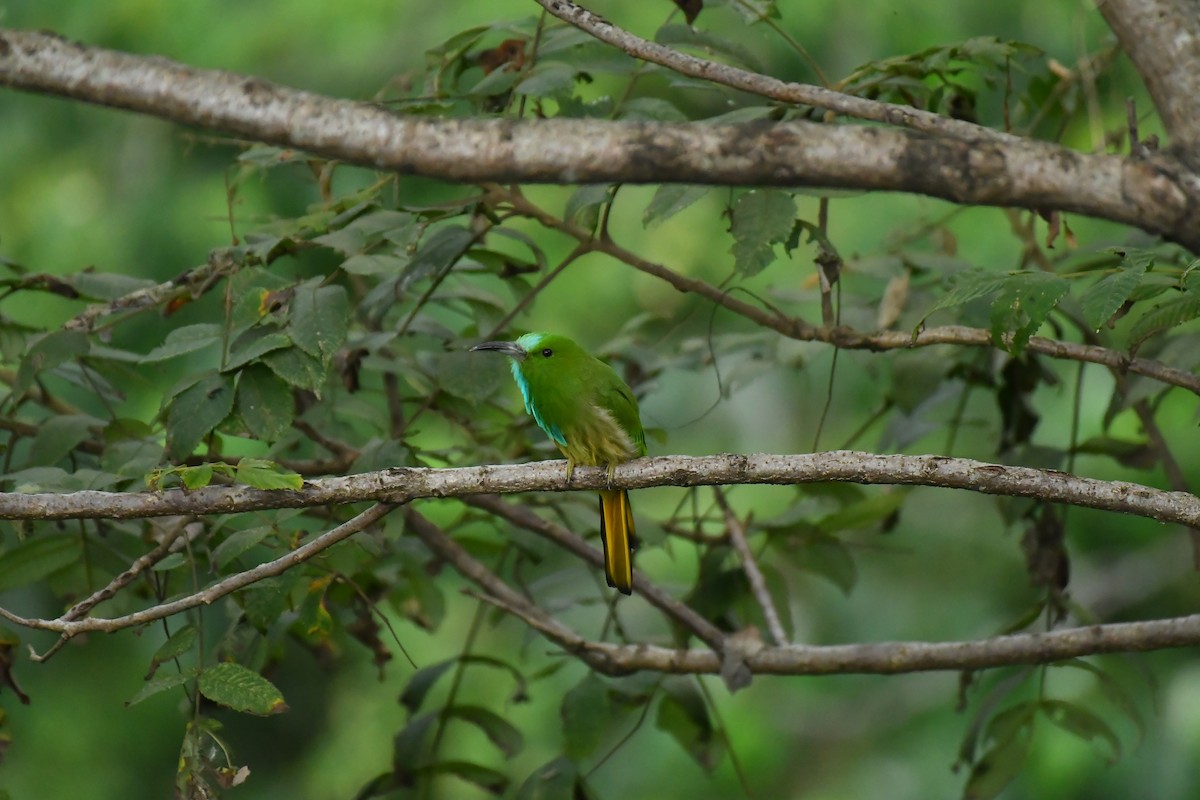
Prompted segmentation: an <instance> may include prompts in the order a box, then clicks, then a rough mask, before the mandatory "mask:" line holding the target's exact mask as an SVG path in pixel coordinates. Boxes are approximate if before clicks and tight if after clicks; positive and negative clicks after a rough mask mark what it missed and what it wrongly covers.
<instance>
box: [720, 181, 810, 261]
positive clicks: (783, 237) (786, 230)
mask: <svg viewBox="0 0 1200 800" xmlns="http://www.w3.org/2000/svg"><path fill="white" fill-rule="evenodd" d="M795 225H796V201H795V200H793V199H792V198H791V196H790V195H788V194H787V193H786V192H782V191H779V190H777V189H755V190H754V191H751V192H747V193H745V194H743V195H742V196H741V197H739V198H738V200H737V202H736V203H735V204H734V206H733V226H732V233H733V238H734V243H733V247H732V249H731V252H732V253H733V256H734V265H735V268H736V269H737V270H738V271H739V272H741V273H743V274H744V275H754V274H756V273H758V272H761V271H762V270H763V268H765V267H766V266H768V265H769V264H771V263H772V262H773V261H774V260H775V250H774V247H773V245H775V244H778V243H780V242H785V241H787V239H788V237H789V236H791V234H792V229H793V228H794V227H795Z"/></svg>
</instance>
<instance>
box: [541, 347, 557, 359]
mask: <svg viewBox="0 0 1200 800" xmlns="http://www.w3.org/2000/svg"><path fill="white" fill-rule="evenodd" d="M542 355H543V356H544V357H545V358H549V357H550V356H552V355H554V351H553V350H551V349H550V348H549V347H547V348H546V349H545V350H543V351H542Z"/></svg>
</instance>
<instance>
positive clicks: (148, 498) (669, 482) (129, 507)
mask: <svg viewBox="0 0 1200 800" xmlns="http://www.w3.org/2000/svg"><path fill="white" fill-rule="evenodd" d="M565 465H566V462H564V461H540V462H537V463H533V464H514V465H506V466H480V467H458V468H453V469H430V468H425V467H394V468H392V469H387V470H383V471H380V472H366V473H362V474H360V475H348V476H345V477H336V478H322V479H317V480H313V481H306V482H305V485H304V488H303V489H301V490H299V491H291V490H285V489H278V490H268V489H252V488H250V487H247V486H210V487H207V488H204V489H197V490H195V491H186V490H183V489H172V490H169V491H164V492H136V493H119V492H96V491H82V492H73V493H70V494H13V493H0V519H36V520H50V519H93V518H110V519H134V518H140V517H156V516H166V515H170V514H231V513H236V512H242V511H255V510H262V509H271V508H305V507H311V506H322V505H334V504H341V503H354V502H362V501H379V502H386V503H397V504H398V503H406V502H409V501H411V500H418V499H422V498H430V497H461V496H466V495H473V494H511V493H514V492H532V491H549V492H563V491H575V490H581V489H593V490H594V489H602V488H608V487H610V486H611V487H615V488H618V489H644V488H646V487H650V486H714V485H724V484H748V483H765V484H777V485H790V484H799V483H823V482H828V481H849V482H853V483H864V484H906V485H919V486H940V487H943V488H948V489H968V490H971V491H976V492H982V493H984V494H997V495H1011V496H1017V497H1037V498H1040V499H1043V500H1047V501H1050V502H1056V503H1066V504H1069V505H1077V506H1084V507H1087V508H1097V509H1101V510H1105V511H1118V512H1121V513H1125V514H1134V515H1136V516H1142V517H1149V518H1150V519H1156V520H1158V521H1160V522H1174V523H1178V524H1181V525H1187V526H1189V527H1200V498H1198V497H1196V496H1195V495H1191V494H1187V493H1185V492H1164V491H1162V490H1159V489H1152V488H1150V487H1148V486H1142V485H1139V484H1136V483H1127V482H1125V481H1102V480H1096V479H1094V478H1083V477H1079V476H1076V475H1071V474H1068V473H1066V472H1059V471H1057V470H1041V469H1033V468H1030V467H1012V466H1005V465H1003V464H989V463H987V462H983V461H975V460H972V459H967V458H948V457H945V456H933V455H925V456H906V455H876V454H874V453H859V452H853V451H848V450H838V451H831V452H825V453H812V454H806V455H771V454H761V453H760V454H754V455H740V454H723V455H714V456H698V457H697V456H660V457H657V458H640V459H637V460H635V461H630V462H628V463H626V464H622V465H620V466H618V467H617V468H616V470H615V471H614V473H613V477H612V480H611V483H610V481H609V479H608V478H607V475H606V472H605V470H603V469H598V468H593V467H580V468H578V469H576V470H575V475H574V478H573V479H572V480H571V481H570V482H569V483H568V481H567V479H566V466H565Z"/></svg>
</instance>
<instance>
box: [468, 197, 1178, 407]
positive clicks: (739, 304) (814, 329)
mask: <svg viewBox="0 0 1200 800" xmlns="http://www.w3.org/2000/svg"><path fill="white" fill-rule="evenodd" d="M489 191H490V192H491V195H492V197H493V198H495V199H496V200H497V201H499V200H501V199H502V200H503V202H505V203H508V204H510V205H511V206H512V207H513V208H516V209H517V210H519V211H520V212H521V213H522V214H525V215H527V216H529V217H532V218H533V219H536V220H537V221H538V222H539V223H540V224H542V225H544V226H546V227H547V228H552V229H553V230H556V231H558V232H559V233H562V234H565V235H567V236H570V237H571V238H573V239H576V240H577V241H579V242H581V243H584V242H588V243H592V249H594V250H596V251H597V252H601V253H604V254H606V255H609V256H612V257H613V258H615V259H617V260H618V261H620V262H622V263H624V264H628V265H629V266H631V267H633V268H634V269H636V270H638V271H639V272H644V273H646V274H647V275H652V276H654V277H656V278H658V279H660V280H663V281H665V282H666V283H668V284H670V285H671V286H672V287H674V288H675V289H676V290H677V291H680V292H684V293H693V294H698V295H700V296H701V297H703V298H705V299H706V300H709V301H711V302H713V303H716V304H717V305H719V306H721V307H722V308H725V309H727V310H729V311H732V312H733V313H735V314H738V315H740V316H742V317H745V318H746V319H748V320H750V321H751V322H753V323H754V324H756V325H759V326H761V327H764V328H767V329H769V330H773V331H775V332H776V333H779V334H782V335H784V336H787V337H788V338H791V339H796V340H798V341H803V342H825V343H826V344H832V345H836V346H837V347H840V348H843V349H846V350H872V351H876V352H878V351H882V350H900V349H905V348H912V347H929V346H932V345H936V344H954V345H965V346H968V347H995V346H996V343H995V340H994V339H993V338H992V333H991V331H988V330H984V329H983V328H971V327H968V326H965V325H943V326H940V327H937V328H924V329H922V330H921V331H920V332H918V333H917V334H916V335H915V336H914V335H912V334H909V333H905V332H903V331H876V332H875V333H863V332H861V331H857V330H855V329H853V328H850V327H846V326H839V327H834V328H824V327H818V326H816V325H811V324H809V323H808V322H805V321H804V320H802V319H799V318H795V317H786V316H783V315H782V314H776V313H772V312H770V311H765V310H763V309H761V308H759V307H757V306H754V305H751V304H750V303H747V302H746V301H744V300H739V299H738V298H736V297H734V296H733V295H732V294H730V293H729V292H728V291H726V290H723V289H719V288H717V287H716V286H713V285H712V284H710V283H706V282H705V281H702V280H700V279H699V278H692V277H689V276H687V275H681V274H679V273H678V272H675V271H674V270H672V269H669V268H668V267H666V266H664V265H662V264H659V263H657V262H654V261H649V260H647V259H644V258H642V257H641V256H639V255H637V254H636V253H633V252H631V251H629V250H626V249H625V248H623V247H621V246H620V245H618V244H617V243H616V242H614V241H612V240H611V239H603V240H595V239H593V237H592V233H591V231H588V230H586V229H584V228H582V227H580V226H578V225H576V224H574V223H573V222H570V221H569V220H564V219H562V218H560V217H556V216H555V215H553V214H551V213H550V212H548V211H546V210H545V209H543V208H541V207H540V206H537V205H535V204H534V203H531V202H530V201H529V199H528V198H526V197H525V196H524V195H523V194H521V193H520V192H518V191H513V190H508V189H503V188H501V187H498V186H497V187H492V188H491V189H490V190H489ZM1026 349H1027V350H1029V351H1030V352H1033V353H1038V354H1040V355H1045V356H1050V357H1051V358H1059V359H1064V360H1069V361H1086V362H1088V363H1091V364H1101V365H1103V366H1106V367H1109V368H1111V369H1113V370H1118V371H1122V372H1132V373H1134V374H1137V375H1145V376H1146V377H1148V378H1153V379H1154V380H1157V381H1161V382H1163V383H1166V384H1170V385H1172V386H1178V387H1180V388H1181V389H1187V390H1188V391H1190V392H1192V393H1193V394H1197V395H1200V375H1196V374H1195V373H1192V372H1187V371H1186V370H1182V369H1177V368H1175V367H1171V366H1168V365H1166V364H1164V363H1162V362H1161V361H1155V360H1153V359H1149V358H1136V357H1133V356H1130V355H1129V354H1128V353H1125V352H1122V351H1120V350H1114V349H1112V348H1109V347H1102V346H1100V345H1095V344H1080V343H1077V342H1064V341H1059V340H1057V339H1047V338H1045V337H1043V336H1032V337H1030V339H1029V342H1028V344H1026Z"/></svg>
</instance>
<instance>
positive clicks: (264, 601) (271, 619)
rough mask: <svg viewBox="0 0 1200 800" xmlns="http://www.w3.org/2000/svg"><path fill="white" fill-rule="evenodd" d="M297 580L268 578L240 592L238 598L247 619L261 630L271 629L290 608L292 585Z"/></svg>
mask: <svg viewBox="0 0 1200 800" xmlns="http://www.w3.org/2000/svg"><path fill="white" fill-rule="evenodd" d="M297 580H299V579H298V578H295V579H291V580H286V579H284V578H279V577H275V578H267V579H265V580H261V581H259V582H258V583H255V584H251V585H250V586H247V587H246V588H245V589H243V590H242V591H240V592H238V594H237V599H238V602H239V603H240V604H241V606H242V611H243V612H244V613H245V615H246V621H247V622H249V623H250V624H251V625H253V626H254V627H255V628H258V629H259V630H260V631H266V630H269V629H270V628H271V626H272V625H274V624H275V623H276V622H277V621H278V620H279V617H280V616H281V615H282V614H283V612H284V611H286V610H287V609H288V606H289V597H290V595H291V593H292V587H293V586H294V585H295V583H296V581H297Z"/></svg>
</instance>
